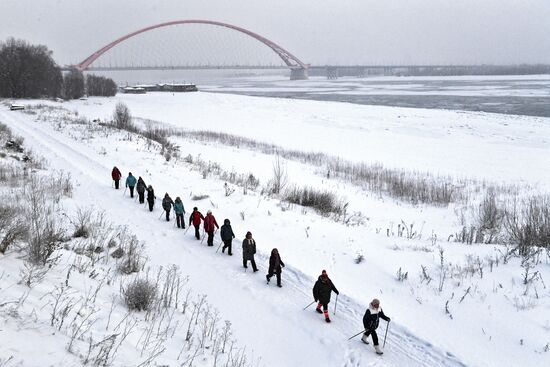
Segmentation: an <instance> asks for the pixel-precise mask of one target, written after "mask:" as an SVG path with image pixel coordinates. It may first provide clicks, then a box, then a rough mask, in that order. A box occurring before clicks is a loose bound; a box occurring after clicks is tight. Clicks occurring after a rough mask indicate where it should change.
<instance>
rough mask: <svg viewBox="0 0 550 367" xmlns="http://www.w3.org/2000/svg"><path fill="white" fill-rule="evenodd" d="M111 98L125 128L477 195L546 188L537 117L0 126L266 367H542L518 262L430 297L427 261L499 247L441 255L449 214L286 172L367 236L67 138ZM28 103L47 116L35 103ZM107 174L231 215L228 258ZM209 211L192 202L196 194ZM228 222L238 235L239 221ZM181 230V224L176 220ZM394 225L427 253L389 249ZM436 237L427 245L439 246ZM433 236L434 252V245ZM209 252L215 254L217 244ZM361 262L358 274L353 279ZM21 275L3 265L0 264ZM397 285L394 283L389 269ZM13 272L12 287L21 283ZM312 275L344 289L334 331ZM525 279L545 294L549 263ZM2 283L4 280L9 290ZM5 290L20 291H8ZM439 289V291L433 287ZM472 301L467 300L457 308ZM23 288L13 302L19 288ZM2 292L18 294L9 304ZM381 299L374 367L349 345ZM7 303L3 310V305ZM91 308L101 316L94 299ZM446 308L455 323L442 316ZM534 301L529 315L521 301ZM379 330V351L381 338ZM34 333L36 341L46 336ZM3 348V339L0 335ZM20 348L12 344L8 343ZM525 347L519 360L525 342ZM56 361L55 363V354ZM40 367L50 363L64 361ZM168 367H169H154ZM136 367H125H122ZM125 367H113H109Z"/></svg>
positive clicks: (152, 113)
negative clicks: (324, 159)
mask: <svg viewBox="0 0 550 367" xmlns="http://www.w3.org/2000/svg"><path fill="white" fill-rule="evenodd" d="M119 101H122V102H124V103H126V104H127V105H128V107H129V108H130V111H131V112H132V114H133V116H135V117H139V118H140V119H151V120H154V121H159V122H161V123H162V124H164V125H166V126H173V127H178V128H185V129H196V130H212V131H221V132H226V133H231V134H236V135H240V136H245V137H249V138H253V139H256V140H258V141H262V142H268V143H274V144H276V145H279V146H282V147H284V148H287V149H298V150H302V151H319V152H324V153H327V154H329V155H335V156H340V157H343V158H345V159H349V160H353V161H357V162H360V161H366V162H382V163H383V164H384V165H385V166H389V167H395V168H402V169H414V170H421V171H428V172H432V173H434V174H445V175H447V174H448V175H452V176H455V177H468V178H473V179H476V180H487V181H489V182H506V183H515V184H520V185H527V184H528V185H532V186H535V187H536V188H537V189H538V190H541V191H545V190H547V189H548V182H549V179H550V173H548V170H547V169H546V168H547V167H548V166H549V164H550V154H549V151H548V149H549V148H550V146H549V144H550V143H549V142H548V137H549V136H550V131H549V129H550V124H549V123H550V119H545V118H535V117H521V116H506V115H493V114H486V113H471V112H462V111H438V110H423V109H406V108H389V107H375V106H358V105H351V104H345V103H331V102H316V101H299V100H286V99H274V98H257V97H245V96H236V95H227V94H210V93H202V92H199V93H189V94H175V95H171V94H164V93H148V94H146V95H118V96H116V97H114V98H89V99H88V100H86V101H71V102H68V103H64V104H63V105H62V107H63V108H64V109H65V110H55V111H53V112H51V113H43V114H42V112H41V111H40V110H38V116H35V115H30V114H25V113H22V112H11V111H8V110H7V108H6V107H5V106H0V122H3V123H5V124H7V125H8V126H9V127H10V128H11V129H12V130H13V131H14V132H15V133H17V134H20V135H22V136H24V137H25V143H26V144H28V145H29V146H30V147H31V148H32V150H33V151H35V152H37V153H39V154H40V155H42V156H44V157H46V158H47V159H48V161H49V162H50V165H51V167H52V168H53V169H64V170H68V171H70V172H71V173H72V175H73V177H74V178H75V182H76V185H75V194H74V201H75V202H77V203H78V205H82V206H88V205H94V206H95V207H97V208H101V209H104V210H106V213H107V216H108V217H109V219H110V220H111V221H113V222H114V223H117V224H121V225H128V226H129V227H130V229H131V231H132V232H134V233H135V234H136V235H137V236H138V238H140V239H141V240H143V241H145V242H146V244H147V247H146V249H147V255H148V256H149V258H150V264H151V266H160V265H163V266H166V265H169V264H177V265H178V266H180V268H181V269H182V270H183V272H184V273H185V274H188V275H189V276H190V280H189V284H190V286H191V287H192V288H193V289H195V290H196V291H197V292H199V293H203V294H206V295H208V299H209V301H210V302H211V303H212V304H213V305H214V306H216V307H217V308H218V310H219V311H220V313H221V316H222V319H227V320H230V321H231V323H232V325H233V327H234V332H235V336H236V338H237V340H238V342H239V343H241V344H243V345H246V346H247V348H248V349H249V350H251V351H253V353H254V356H259V357H261V363H262V364H263V365H266V366H274V365H280V366H309V365H315V366H418V365H425V366H463V365H468V366H470V365H471V366H501V365H515V364H522V365H529V366H539V365H540V366H542V365H546V364H547V363H548V361H549V358H550V354H548V353H545V352H544V350H543V348H544V346H545V344H546V343H548V342H549V341H550V340H548V325H549V322H550V321H549V316H548V308H549V307H550V300H549V298H550V294H549V292H548V289H546V288H544V289H543V288H541V289H539V298H538V299H533V298H531V297H524V296H522V293H523V291H524V286H523V285H522V284H521V273H522V268H521V267H520V262H519V259H512V260H511V261H510V263H509V264H507V265H503V264H501V265H500V266H498V267H495V268H494V270H493V271H492V272H490V271H489V270H488V269H485V273H484V276H483V278H481V277H480V276H479V275H472V276H465V277H463V281H462V283H461V284H459V285H457V284H455V282H456V280H452V281H451V280H449V281H448V282H447V283H446V284H445V285H444V287H443V288H444V289H443V291H442V292H438V291H437V289H435V288H437V285H434V284H435V283H437V282H438V279H437V276H438V271H437V269H438V264H439V253H438V246H442V248H444V256H445V261H448V262H451V263H452V264H454V265H460V266H465V264H466V263H467V261H468V260H467V257H468V256H469V257H470V258H473V259H475V258H477V257H479V258H480V259H486V257H487V256H494V255H495V254H497V253H498V250H499V249H501V248H499V247H497V246H488V245H485V246H480V245H462V244H457V243H452V242H450V243H448V242H446V239H447V237H448V236H449V235H450V234H453V233H455V232H456V231H457V228H458V226H457V219H456V215H455V212H454V210H455V209H457V207H454V206H450V207H449V208H437V207H431V206H427V205H411V204H409V203H404V202H399V201H396V200H393V199H390V198H387V197H378V196H377V195H374V194H372V193H369V192H366V191H364V190H362V189H361V188H359V187H356V186H354V185H351V184H349V183H345V182H342V181H339V180H333V179H326V178H324V177H322V176H320V175H319V173H318V172H316V169H315V168H313V167H310V166H307V165H306V164H303V163H298V162H294V161H287V162H285V163H286V166H287V168H288V172H289V178H290V180H291V181H292V182H293V183H298V184H300V185H306V184H307V185H312V186H315V187H323V188H327V189H329V190H330V191H332V192H336V193H338V194H339V195H341V196H342V197H344V198H345V199H346V200H347V201H348V202H349V203H350V208H351V209H352V210H354V211H361V212H362V213H363V215H364V216H365V218H366V219H365V223H364V224H363V225H360V226H354V227H346V226H344V225H342V224H340V223H336V222H334V221H333V220H331V219H330V218H325V217H322V216H320V215H318V214H317V213H315V212H313V211H310V210H305V211H302V210H301V208H299V207H296V206H294V207H289V208H288V209H286V208H285V210H284V211H283V210H282V208H281V207H284V206H285V205H284V204H280V203H279V201H278V200H276V199H273V198H268V197H265V196H262V195H261V194H260V193H259V192H251V191H249V192H248V194H247V195H244V194H243V192H242V189H240V188H236V191H235V193H233V194H232V195H231V196H229V197H226V196H225V195H224V189H223V181H221V180H220V179H218V178H217V177H215V176H208V177H207V178H206V179H204V178H203V176H202V174H201V173H200V172H197V171H196V170H194V169H193V166H192V165H190V164H187V163H184V162H182V161H178V162H176V161H175V160H174V159H172V160H171V161H170V162H166V161H165V159H164V158H163V157H162V156H161V155H159V154H158V153H157V152H155V151H154V150H151V149H148V148H147V147H146V145H145V144H144V142H143V140H141V139H132V140H128V139H127V134H126V133H111V134H109V135H108V136H106V135H105V134H102V133H95V134H92V135H91V136H90V135H89V133H86V126H85V125H71V124H67V125H64V124H63V120H64V118H67V119H70V118H76V117H75V116H74V114H73V113H71V111H76V112H78V116H84V117H87V118H89V119H90V120H91V119H97V118H99V119H101V120H102V121H107V120H109V119H110V118H111V115H112V112H113V110H114V106H115V105H116V103H117V102H119ZM24 103H25V104H36V103H42V104H49V105H58V104H57V103H53V102H46V101H39V102H33V101H25V102H24ZM174 141H175V142H176V143H178V144H179V145H180V147H181V148H180V149H181V155H182V156H186V155H187V154H191V155H193V157H197V156H198V155H199V154H200V157H201V159H203V160H205V161H212V162H218V163H219V164H220V165H221V166H222V168H223V169H226V170H228V171H232V170H233V171H235V172H238V173H249V172H250V173H253V174H254V175H255V176H256V177H258V178H260V180H261V182H262V183H263V184H264V183H265V182H266V181H267V180H268V179H269V178H270V176H271V171H272V166H271V165H272V162H273V156H271V155H268V154H263V153H259V152H254V151H250V150H248V149H246V148H240V149H239V148H235V147H227V146H223V145H219V144H205V143H201V142H197V141H191V140H183V139H179V138H178V139H174ZM113 165H117V166H118V167H119V168H121V170H122V172H123V175H126V173H127V172H128V171H131V172H133V174H134V175H136V176H142V177H143V178H144V180H145V182H146V183H147V184H152V185H153V186H154V187H155V191H156V194H157V196H158V197H160V196H161V195H163V194H164V192H168V193H170V194H171V196H172V198H175V196H180V197H181V198H182V200H183V201H184V205H185V207H186V211H187V212H188V213H189V212H190V209H191V208H192V207H193V206H198V207H199V209H200V210H201V211H202V212H203V213H204V212H205V211H206V210H207V209H212V210H213V213H214V215H215V216H216V218H217V220H218V222H219V223H222V222H223V219H224V218H230V219H231V221H232V225H233V230H234V232H235V233H236V235H237V239H236V240H235V241H234V242H233V247H234V249H235V251H234V252H235V255H234V256H233V257H229V256H227V255H221V254H219V253H217V254H215V253H214V252H215V250H214V249H211V248H208V247H206V246H205V245H204V244H202V245H200V244H199V243H198V241H196V240H194V238H193V235H192V233H191V232H192V231H189V232H187V234H186V235H185V236H184V235H183V232H182V230H181V229H180V230H178V229H177V228H174V226H173V224H172V223H166V222H165V221H163V220H159V219H158V217H159V214H160V209H159V208H158V207H156V208H155V212H154V213H152V214H151V213H149V212H148V211H147V210H146V209H145V208H143V207H140V206H139V205H138V204H136V203H135V202H134V201H132V200H130V199H129V198H127V197H124V198H123V197H121V196H122V191H115V190H114V189H112V188H111V187H110V184H111V182H110V170H111V168H112V166H113ZM199 193H201V194H208V195H210V198H209V199H205V200H202V201H199V202H196V201H191V200H190V197H191V196H192V195H195V194H199ZM241 213H243V215H244V220H243V219H241ZM186 219H187V216H186ZM401 220H403V221H404V222H405V223H407V225H410V224H413V225H414V228H415V230H419V229H420V228H421V227H422V228H423V229H422V231H423V236H422V238H415V239H407V238H404V237H398V236H395V235H390V236H387V235H386V230H387V229H389V230H390V233H391V232H393V231H397V230H396V226H397V223H401ZM248 230H250V231H251V232H252V233H253V234H254V237H255V239H256V241H257V244H258V255H257V256H256V262H257V263H258V266H259V268H260V271H259V272H258V273H257V274H251V273H250V272H244V269H243V268H242V263H241V258H240V254H241V251H240V241H242V238H243V235H244V233H246V231H248ZM433 234H436V235H437V238H438V239H439V240H437V241H435V243H434V240H433V239H434V236H433ZM430 238H432V239H430ZM218 241H219V240H218V239H216V242H215V244H216V246H217V244H218V243H219V242H218ZM274 247H276V248H278V249H279V252H280V253H281V257H282V260H283V261H284V262H285V264H286V265H287V266H286V267H285V268H284V269H283V275H282V278H283V288H282V289H278V288H277V287H276V286H275V285H274V282H271V284H270V285H266V284H265V277H264V274H265V273H266V272H267V262H268V258H269V253H270V252H271V249H272V248H274ZM358 253H361V254H363V255H364V257H365V260H364V261H363V262H362V263H360V264H355V263H354V260H355V258H356V256H357V254H358ZM8 260H9V261H14V262H15V261H16V260H15V259H14V256H10V257H6V258H2V259H1V260H0V261H1V263H2V270H4V269H6V268H5V267H4V264H8V263H9V261H8ZM421 265H424V266H426V267H427V268H428V271H429V272H430V274H431V276H432V277H433V278H434V279H433V283H431V284H430V285H429V286H427V285H426V284H425V283H422V282H420V281H419V273H420V270H421V269H420V266H421ZM399 268H401V269H402V271H403V272H408V273H409V274H408V280H406V281H404V282H398V281H397V280H396V272H397V270H398V269H399ZM16 269H17V267H16V266H13V268H12V269H11V270H10V269H8V270H6V271H7V273H9V274H12V276H13V277H16V275H17V270H16ZM322 269H326V270H327V271H328V273H329V276H330V277H331V279H332V280H333V281H334V283H335V285H336V287H337V288H338V289H339V290H340V296H339V299H338V310H337V312H336V314H333V313H334V306H335V300H336V298H335V295H334V294H333V297H332V302H331V304H330V306H329V307H330V313H331V317H332V319H333V322H332V323H331V324H330V325H327V324H325V323H324V321H323V319H322V316H320V315H318V314H316V313H315V312H314V309H313V306H311V307H310V308H309V309H307V310H305V311H304V310H302V309H303V307H305V306H306V305H307V304H308V303H309V302H311V301H312V300H313V299H312V296H311V287H312V286H313V283H314V281H315V279H316V278H317V276H318V275H319V274H320V272H321V270H322ZM538 270H539V271H540V273H541V275H542V277H543V279H548V278H549V275H550V269H549V266H548V260H546V263H544V262H543V263H542V264H541V265H540V266H539V268H538ZM13 274H15V275H13ZM11 282H13V283H14V284H15V281H14V280H12V281H11ZM434 287H435V288H434ZM468 287H470V288H471V290H470V293H468V294H467V295H466V296H465V297H464V300H462V301H460V298H461V297H462V296H463V295H464V294H465V293H466V291H467V289H468ZM13 288H14V289H17V290H20V288H21V287H18V286H14V287H13ZM14 292H15V291H14ZM374 297H376V298H380V299H381V303H382V307H383V309H384V312H385V313H386V315H388V316H389V317H391V318H392V322H391V323H390V328H389V332H388V341H387V345H386V348H385V354H384V356H383V357H378V356H376V355H375V354H374V351H373V349H372V345H371V346H365V345H364V344H362V343H361V342H360V340H359V338H360V337H357V338H356V339H353V340H351V341H347V339H348V338H349V337H350V336H351V335H353V334H355V333H357V332H359V331H360V330H361V329H362V323H361V319H362V316H363V313H364V311H365V309H366V307H367V305H368V303H369V302H370V300H371V299H372V298H374ZM3 299H4V297H2V298H1V299H0V303H1V302H2V301H3ZM103 301H104V302H106V303H107V302H109V301H108V300H105V299H103ZM447 301H449V309H450V312H451V314H452V319H451V318H450V317H449V315H447V314H446V313H445V303H446V302H447ZM523 301H525V302H534V305H533V306H532V307H528V308H526V309H524V310H518V309H517V308H516V306H517V304H518V302H520V303H521V302H523ZM385 327H386V325H385V322H381V327H380V328H379V330H378V332H379V336H382V337H383V333H384V331H385ZM2 330H8V331H7V332H6V331H0V337H1V338H2V339H4V336H6V334H7V335H8V337H9V339H10V340H13V335H14V334H13V333H15V330H16V327H15V326H13V325H12V324H11V321H7V323H5V324H4V325H3V326H2ZM46 330H47V329H46ZM46 330H39V331H38V332H34V331H32V330H30V331H29V330H26V331H24V333H25V334H24V335H25V339H27V338H28V339H29V340H40V338H44V337H45V335H47V331H46ZM1 333H5V334H4V336H2V334H1ZM16 339H20V338H19V336H18V337H17V338H16ZM48 339H51V340H48V343H51V345H49V346H48V347H49V348H52V349H57V350H60V351H62V350H63V349H62V348H63V346H64V345H65V343H64V342H63V341H60V340H59V339H57V338H54V337H51V338H48ZM520 339H522V340H523V345H521V344H520ZM23 344H25V343H23V342H21V341H20V340H19V341H17V340H16V341H13V342H12V344H9V345H7V346H6V345H0V354H2V355H4V354H5V355H7V354H8V353H4V352H5V351H16V352H17V353H19V354H21V355H23V354H24V355H25V361H26V362H27V363H30V364H31V365H32V364H35V363H38V362H37V359H38V358H39V357H40V356H36V355H35V356H33V355H32V354H26V352H25V351H26V350H27V349H24V348H26V347H25V346H23ZM61 354H63V353H61ZM61 358H67V359H66V360H65V359H64V360H60V359H53V357H52V359H50V361H52V362H51V363H52V364H54V365H61V364H71V363H74V362H73V361H74V358H73V356H70V355H67V356H65V355H64V354H63V357H61ZM167 363H169V362H167ZM130 364H131V363H130ZM121 365H124V363H122V364H121Z"/></svg>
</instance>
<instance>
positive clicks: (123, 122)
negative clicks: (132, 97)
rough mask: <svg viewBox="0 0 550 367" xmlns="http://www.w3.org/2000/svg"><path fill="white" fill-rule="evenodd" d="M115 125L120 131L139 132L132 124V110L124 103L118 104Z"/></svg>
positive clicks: (114, 117)
mask: <svg viewBox="0 0 550 367" xmlns="http://www.w3.org/2000/svg"><path fill="white" fill-rule="evenodd" d="M113 124H114V125H115V127H117V128H118V129H122V130H127V131H130V132H137V128H136V127H135V126H134V124H133V122H132V115H131V114H130V109H129V108H128V106H126V105H125V104H124V103H122V102H118V103H117V105H116V107H115V112H114V113H113Z"/></svg>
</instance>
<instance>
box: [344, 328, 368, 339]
mask: <svg viewBox="0 0 550 367" xmlns="http://www.w3.org/2000/svg"><path fill="white" fill-rule="evenodd" d="M364 332H366V330H363V331H360V332H358V333H357V334H355V335H354V336H351V337H349V338H348V340H351V339H353V338H355V337H356V336H357V335H359V334H362V333H364Z"/></svg>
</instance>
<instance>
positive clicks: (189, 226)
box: [183, 224, 191, 236]
mask: <svg viewBox="0 0 550 367" xmlns="http://www.w3.org/2000/svg"><path fill="white" fill-rule="evenodd" d="M189 228H191V224H190V225H188V226H187V229H186V230H185V232H183V235H184V236H185V234H186V233H187V231H188V230H189Z"/></svg>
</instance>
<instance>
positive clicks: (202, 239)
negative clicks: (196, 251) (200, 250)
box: [201, 229, 206, 245]
mask: <svg viewBox="0 0 550 367" xmlns="http://www.w3.org/2000/svg"><path fill="white" fill-rule="evenodd" d="M204 237H206V231H205V230H204V229H203V230H202V238H201V245H202V241H204Z"/></svg>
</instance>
